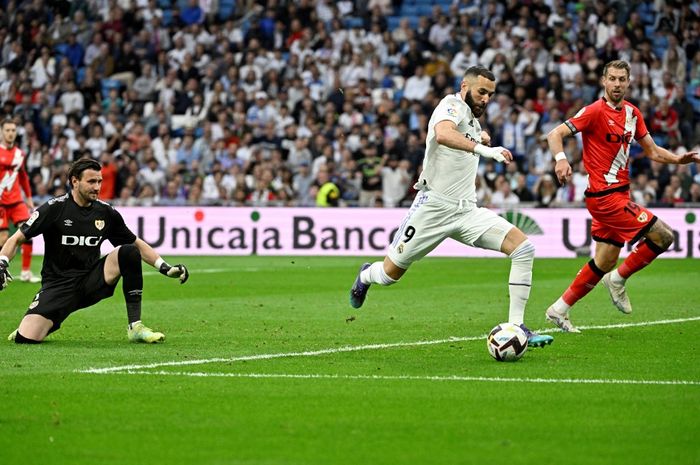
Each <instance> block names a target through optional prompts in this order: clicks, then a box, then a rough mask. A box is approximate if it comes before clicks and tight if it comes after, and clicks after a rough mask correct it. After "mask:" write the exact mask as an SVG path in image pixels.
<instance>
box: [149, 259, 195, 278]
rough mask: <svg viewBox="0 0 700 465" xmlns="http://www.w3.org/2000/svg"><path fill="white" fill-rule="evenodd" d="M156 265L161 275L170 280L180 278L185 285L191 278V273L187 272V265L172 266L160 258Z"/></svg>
mask: <svg viewBox="0 0 700 465" xmlns="http://www.w3.org/2000/svg"><path fill="white" fill-rule="evenodd" d="M155 265H156V267H157V268H158V271H160V274H162V275H165V276H167V277H168V278H178V279H179V280H180V284H185V282H186V281H187V279H188V278H189V277H190V272H189V271H187V267H186V266H185V265H182V264H178V265H172V266H171V265H169V264H167V263H166V262H165V260H163V259H162V258H159V259H158V260H157V261H156V263H155Z"/></svg>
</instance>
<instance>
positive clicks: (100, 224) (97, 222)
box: [95, 220, 105, 231]
mask: <svg viewBox="0 0 700 465" xmlns="http://www.w3.org/2000/svg"><path fill="white" fill-rule="evenodd" d="M95 227H96V228H97V229H99V230H100V231H102V229H103V228H104V227H105V220H95Z"/></svg>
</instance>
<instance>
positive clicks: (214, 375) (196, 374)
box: [112, 370, 700, 386]
mask: <svg viewBox="0 0 700 465" xmlns="http://www.w3.org/2000/svg"><path fill="white" fill-rule="evenodd" d="M112 374H127V375H155V376H189V377H192V378H249V379H331V380H372V381H461V382H488V383H532V384H636V385H657V386H700V381H693V380H680V379H678V380H676V379H670V380H648V379H607V378H598V379H595V378H593V379H590V378H506V377H500V376H497V377H490V376H411V375H394V376H390V375H338V374H289V373H204V372H186V371H163V370H161V371H149V370H127V371H119V372H112Z"/></svg>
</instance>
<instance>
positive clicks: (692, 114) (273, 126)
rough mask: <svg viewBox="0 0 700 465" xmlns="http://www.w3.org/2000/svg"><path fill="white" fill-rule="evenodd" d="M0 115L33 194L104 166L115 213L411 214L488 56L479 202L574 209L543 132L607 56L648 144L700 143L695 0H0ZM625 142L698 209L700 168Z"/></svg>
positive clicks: (663, 186)
mask: <svg viewBox="0 0 700 465" xmlns="http://www.w3.org/2000/svg"><path fill="white" fill-rule="evenodd" d="M0 5H1V6H2V8H0V47H1V50H0V106H1V107H2V111H0V113H2V114H4V115H6V116H11V117H13V118H15V120H16V121H17V124H18V130H19V132H20V137H21V142H20V147H21V148H22V149H23V150H24V151H25V152H26V153H27V154H28V158H27V171H28V173H29V175H30V180H31V184H32V191H33V194H34V202H35V204H37V205H38V204H41V203H43V202H44V201H46V200H47V199H48V198H50V197H51V196H54V195H58V194H61V193H63V192H65V189H66V182H67V169H68V167H69V165H70V162H71V161H73V160H75V159H78V158H81V157H86V156H87V157H91V158H94V159H96V160H99V161H100V162H101V163H102V164H103V178H104V183H103V187H102V194H101V198H103V199H104V200H107V201H109V202H111V203H113V204H117V205H143V206H151V205H233V206H239V205H254V206H278V205H284V206H334V205H341V206H343V205H349V206H384V207H395V206H400V205H405V204H406V203H407V202H409V201H410V199H411V198H412V196H413V189H412V188H411V186H412V185H413V182H414V180H415V179H416V178H417V175H418V173H419V172H420V169H421V161H422V157H423V151H424V145H423V144H424V141H425V132H426V127H427V121H428V118H429V117H430V112H431V111H432V109H433V108H434V107H435V106H436V105H437V103H438V101H439V100H440V99H441V98H442V97H443V96H444V95H445V94H446V93H449V92H456V91H458V89H459V81H460V79H461V76H462V74H463V72H464V70H465V69H466V68H467V67H469V66H472V65H476V64H482V65H484V66H486V67H488V68H490V69H491V70H492V71H493V72H494V73H495V75H496V77H497V79H498V86H497V94H496V96H495V97H494V100H493V101H492V102H491V103H490V105H489V106H488V108H487V112H486V113H485V115H484V116H483V123H482V126H483V127H485V128H487V130H488V132H489V133H490V134H491V137H492V141H493V142H492V143H493V144H497V145H502V146H504V147H506V148H508V149H510V150H511V152H512V153H513V154H514V155H515V158H516V161H517V163H511V164H510V165H508V166H507V167H506V166H504V165H501V164H494V163H493V162H492V161H489V160H484V161H483V163H482V165H481V173H480V176H479V177H478V179H477V183H478V185H479V191H478V194H479V201H480V203H481V204H483V205H490V206H495V207H500V206H504V207H513V206H516V205H519V204H522V205H536V206H542V207H548V206H558V205H571V204H572V203H580V202H582V198H583V191H584V189H585V187H586V173H585V170H584V168H583V164H582V163H580V160H581V145H580V139H576V138H569V139H568V145H567V147H566V152H567V155H568V156H569V159H570V160H573V163H572V166H573V167H574V173H575V174H574V177H573V179H572V182H571V183H570V184H568V185H567V186H565V187H559V186H558V185H557V182H556V180H555V179H554V177H553V176H552V172H553V162H552V159H551V154H550V153H549V152H548V150H547V143H546V134H547V132H548V131H549V130H550V129H552V128H554V127H556V126H557V125H558V124H560V123H561V122H563V121H564V120H565V119H566V118H568V117H570V116H572V115H574V114H575V113H576V112H577V111H578V110H579V109H580V108H582V107H583V106H584V105H585V104H588V103H590V102H592V101H593V100H595V99H596V98H597V97H598V96H599V95H600V87H599V83H598V76H600V74H601V70H602V67H603V65H604V64H605V63H606V62H607V61H609V60H613V59H617V58H620V59H624V60H627V61H628V62H629V63H630V64H631V67H632V70H633V76H632V79H633V81H632V86H631V88H630V89H631V90H630V94H629V95H628V99H630V100H631V101H632V102H633V103H635V104H636V105H638V106H639V108H640V109H641V110H642V112H643V113H644V114H645V120H646V122H647V125H648V126H649V129H650V130H651V131H652V134H653V136H654V139H655V140H656V142H657V143H658V144H660V145H663V146H665V147H668V148H669V149H670V150H672V151H674V152H676V151H679V152H684V151H686V150H688V149H693V148H694V149H696V150H697V147H699V146H700V129H699V123H700V4H699V2H698V1H692V2H690V1H678V2H674V1H670V0H655V1H653V2H650V1H632V2H622V1H615V0H613V1H600V0H598V1H595V0H592V1H579V2H574V1H561V0H530V1H520V0H508V1H506V2H496V1H493V0H454V1H452V0H442V1H441V0H403V1H401V0H393V1H392V0H368V1H359V0H355V1H353V0H345V1H335V2H332V1H328V0H315V1H312V0H295V1H292V0H267V1H250V0H201V1H197V0H184V1H183V0H74V1H66V0H64V1H55V2H49V3H45V2H42V1H41V0H33V1H13V0H9V1H8V0H0ZM640 155H641V154H640V152H639V146H638V145H636V144H635V145H633V147H632V152H631V170H632V179H633V186H632V190H631V192H632V195H633V196H634V199H635V201H636V202H638V203H640V204H642V205H656V206H659V205H664V206H672V205H677V204H679V203H688V202H691V203H700V167H698V166H694V165H690V166H673V165H672V166H669V165H661V164H657V163H653V162H650V161H649V160H648V159H647V158H645V157H643V156H640Z"/></svg>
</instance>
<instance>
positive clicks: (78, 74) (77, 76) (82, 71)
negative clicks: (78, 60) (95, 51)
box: [75, 66, 86, 85]
mask: <svg viewBox="0 0 700 465" xmlns="http://www.w3.org/2000/svg"><path fill="white" fill-rule="evenodd" d="M85 69H86V68H85V66H81V67H80V68H78V71H76V73H75V80H76V81H77V82H78V85H80V84H82V82H83V79H85Z"/></svg>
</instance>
